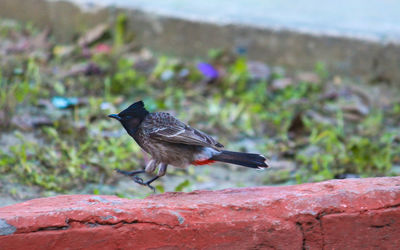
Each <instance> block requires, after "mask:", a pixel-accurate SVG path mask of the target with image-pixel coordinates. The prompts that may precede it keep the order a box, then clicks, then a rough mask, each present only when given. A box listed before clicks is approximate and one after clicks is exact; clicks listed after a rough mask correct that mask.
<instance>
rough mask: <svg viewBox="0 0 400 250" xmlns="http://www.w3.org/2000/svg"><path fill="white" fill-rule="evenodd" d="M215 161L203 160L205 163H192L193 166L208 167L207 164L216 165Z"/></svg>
mask: <svg viewBox="0 0 400 250" xmlns="http://www.w3.org/2000/svg"><path fill="white" fill-rule="evenodd" d="M214 162H215V161H214V160H203V161H194V162H192V164H193V165H196V166H199V165H207V164H211V163H214Z"/></svg>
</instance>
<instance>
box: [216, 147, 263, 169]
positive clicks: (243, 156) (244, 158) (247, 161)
mask: <svg viewBox="0 0 400 250" xmlns="http://www.w3.org/2000/svg"><path fill="white" fill-rule="evenodd" d="M210 160H214V161H220V162H226V163H232V164H236V165H240V166H244V167H248V168H258V169H261V168H267V167H269V166H268V160H267V159H266V158H265V157H264V156H262V155H260V154H250V153H241V152H232V151H225V150H223V151H222V152H221V154H219V155H214V156H213V157H211V159H210Z"/></svg>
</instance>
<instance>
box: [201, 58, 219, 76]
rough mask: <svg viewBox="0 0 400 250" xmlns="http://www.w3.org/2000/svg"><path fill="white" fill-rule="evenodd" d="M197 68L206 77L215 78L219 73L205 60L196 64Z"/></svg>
mask: <svg viewBox="0 0 400 250" xmlns="http://www.w3.org/2000/svg"><path fill="white" fill-rule="evenodd" d="M197 69H198V70H199V71H200V72H201V73H202V74H203V75H204V76H205V77H206V78H208V79H210V80H211V79H216V78H218V76H219V74H218V71H217V70H216V69H215V68H214V67H213V66H212V65H211V64H208V63H205V62H201V63H198V64H197Z"/></svg>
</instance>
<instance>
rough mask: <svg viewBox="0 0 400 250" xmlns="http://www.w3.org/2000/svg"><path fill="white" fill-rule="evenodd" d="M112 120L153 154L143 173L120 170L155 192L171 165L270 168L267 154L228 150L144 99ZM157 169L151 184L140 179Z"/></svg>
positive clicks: (113, 116) (115, 115)
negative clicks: (149, 108) (155, 184)
mask: <svg viewBox="0 0 400 250" xmlns="http://www.w3.org/2000/svg"><path fill="white" fill-rule="evenodd" d="M108 117H110V118H114V119H116V120H118V121H119V122H120V123H121V124H122V126H123V127H124V128H125V130H126V132H127V133H128V134H129V135H130V136H131V137H132V138H133V139H134V140H135V141H136V143H137V144H138V145H139V146H140V147H141V148H142V149H143V150H144V151H145V152H146V153H148V154H150V155H151V160H150V161H149V162H148V163H147V165H146V166H145V168H144V169H143V170H134V171H125V170H121V169H116V171H117V172H118V173H120V174H123V175H126V176H130V177H131V178H132V179H133V181H134V182H136V183H138V184H141V185H144V186H147V187H149V188H150V189H152V190H153V192H155V188H154V187H153V186H152V185H151V183H152V182H153V181H155V180H157V179H158V178H160V177H162V176H164V175H165V174H166V172H167V167H168V166H169V165H172V166H174V167H177V168H186V167H188V166H189V165H207V164H212V163H215V162H224V163H231V164H235V165H239V166H244V167H248V168H254V169H265V168H267V167H269V163H268V160H267V158H265V157H264V156H263V155H261V154H254V153H242V152H233V151H228V150H224V146H223V145H222V144H221V143H219V142H218V141H216V140H215V139H214V138H212V137H211V136H210V135H208V134H206V133H204V132H202V131H200V130H198V129H195V128H192V127H191V126H189V125H187V124H185V123H183V122H181V121H180V120H178V119H177V118H175V117H174V116H172V115H171V114H169V113H166V112H153V113H150V112H149V111H147V109H146V108H145V106H144V103H143V101H141V100H140V101H137V102H135V103H133V104H131V105H130V106H129V107H128V108H126V109H125V110H123V111H121V112H120V113H118V114H110V115H108ZM157 167H158V171H157V174H156V176H155V177H153V178H151V179H150V180H148V181H143V179H142V178H140V177H139V176H138V175H140V174H143V173H149V174H150V173H153V172H155V170H156V169H157Z"/></svg>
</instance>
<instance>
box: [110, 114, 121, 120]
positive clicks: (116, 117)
mask: <svg viewBox="0 0 400 250" xmlns="http://www.w3.org/2000/svg"><path fill="white" fill-rule="evenodd" d="M108 117H111V118H114V119H117V120H118V121H120V120H121V117H119V115H117V114H112V115H108Z"/></svg>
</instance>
